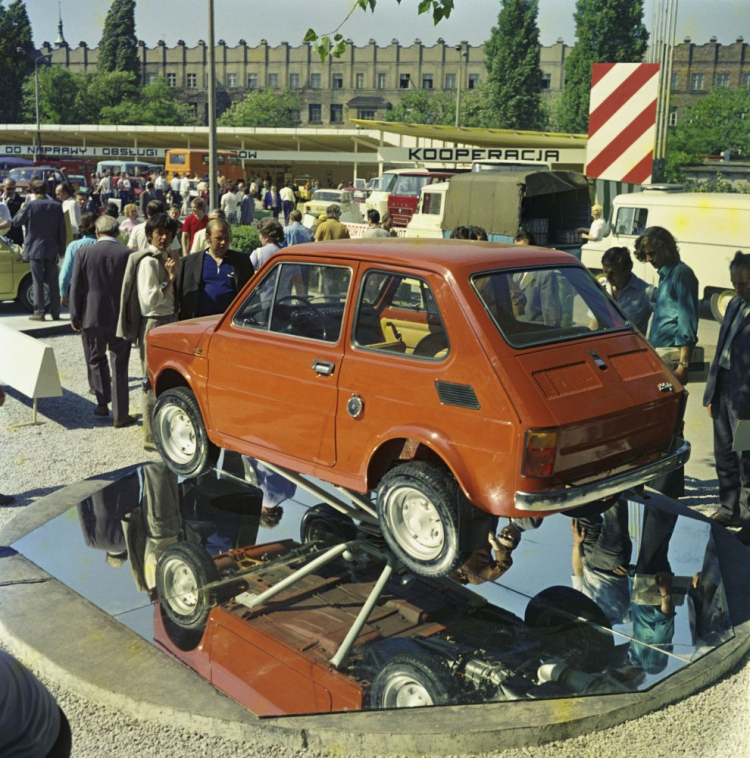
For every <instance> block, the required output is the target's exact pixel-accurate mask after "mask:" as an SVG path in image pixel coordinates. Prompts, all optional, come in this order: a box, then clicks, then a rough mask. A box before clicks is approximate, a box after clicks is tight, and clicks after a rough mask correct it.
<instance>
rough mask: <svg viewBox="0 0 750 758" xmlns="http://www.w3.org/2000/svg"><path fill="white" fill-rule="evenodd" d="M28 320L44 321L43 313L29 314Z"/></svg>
mask: <svg viewBox="0 0 750 758" xmlns="http://www.w3.org/2000/svg"><path fill="white" fill-rule="evenodd" d="M29 321H44V314H43V313H35V314H34V315H33V316H29Z"/></svg>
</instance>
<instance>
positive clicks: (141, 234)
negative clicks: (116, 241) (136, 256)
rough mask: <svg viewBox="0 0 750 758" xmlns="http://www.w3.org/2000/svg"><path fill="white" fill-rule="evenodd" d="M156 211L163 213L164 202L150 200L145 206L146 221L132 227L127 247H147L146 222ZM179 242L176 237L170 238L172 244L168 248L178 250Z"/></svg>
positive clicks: (132, 248) (141, 248)
mask: <svg viewBox="0 0 750 758" xmlns="http://www.w3.org/2000/svg"><path fill="white" fill-rule="evenodd" d="M158 213H164V204H163V203H162V202H160V201H159V200H152V201H151V202H150V203H149V204H148V205H147V206H146V221H144V222H143V223H142V224H136V225H135V226H134V227H133V231H132V232H130V237H128V247H129V248H130V249H131V250H146V249H148V245H149V243H148V238H147V236H146V224H147V223H148V219H150V218H153V217H154V216H155V215H156V214H158ZM179 249H180V243H179V241H178V240H177V239H174V240H172V246H171V248H170V250H179Z"/></svg>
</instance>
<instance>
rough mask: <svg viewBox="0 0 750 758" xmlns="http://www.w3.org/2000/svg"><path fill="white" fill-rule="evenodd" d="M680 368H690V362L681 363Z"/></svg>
mask: <svg viewBox="0 0 750 758" xmlns="http://www.w3.org/2000/svg"><path fill="white" fill-rule="evenodd" d="M677 365H678V366H682V368H690V361H680V362H679V363H678V364H677Z"/></svg>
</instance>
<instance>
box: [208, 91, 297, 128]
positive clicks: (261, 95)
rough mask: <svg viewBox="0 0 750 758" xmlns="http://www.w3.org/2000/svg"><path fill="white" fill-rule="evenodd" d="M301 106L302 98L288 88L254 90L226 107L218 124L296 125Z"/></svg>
mask: <svg viewBox="0 0 750 758" xmlns="http://www.w3.org/2000/svg"><path fill="white" fill-rule="evenodd" d="M301 107H302V98H301V97H300V96H299V95H298V94H297V93H295V92H292V91H290V90H283V91H282V92H276V91H275V90H256V91H254V92H251V93H250V94H249V95H247V96H245V97H244V98H243V99H242V100H238V101H237V102H236V103H233V104H232V105H231V106H230V107H229V108H227V110H225V111H224V113H223V114H222V115H221V118H220V119H219V126H264V127H292V126H297V125H298V123H299V112H300V108H301Z"/></svg>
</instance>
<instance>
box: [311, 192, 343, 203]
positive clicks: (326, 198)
mask: <svg viewBox="0 0 750 758" xmlns="http://www.w3.org/2000/svg"><path fill="white" fill-rule="evenodd" d="M312 199H313V200H317V201H318V202H321V203H340V202H342V200H343V198H342V196H341V193H340V192H313V196H312Z"/></svg>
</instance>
